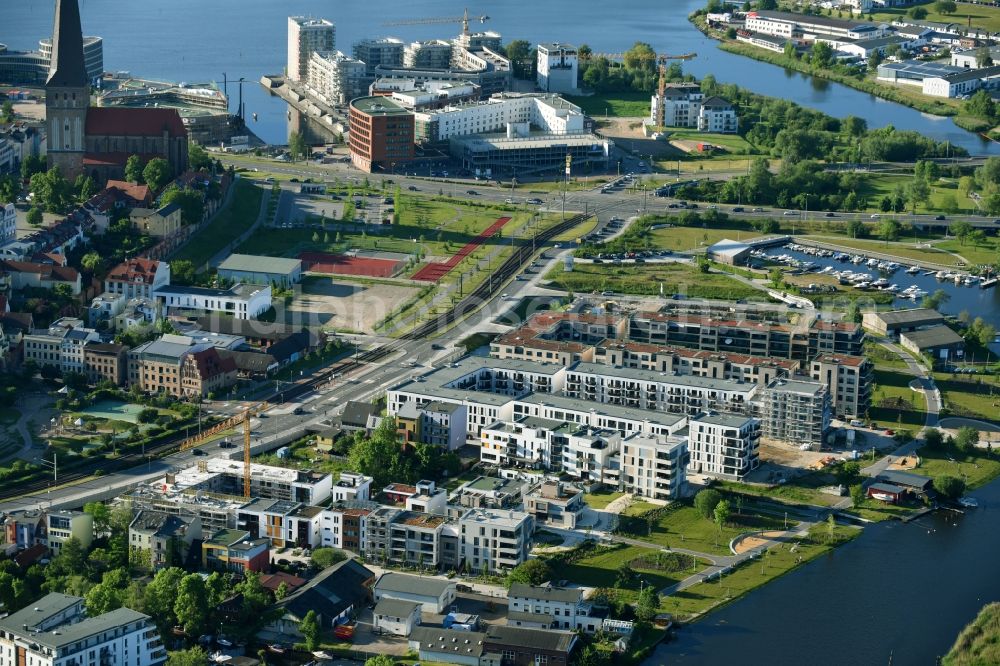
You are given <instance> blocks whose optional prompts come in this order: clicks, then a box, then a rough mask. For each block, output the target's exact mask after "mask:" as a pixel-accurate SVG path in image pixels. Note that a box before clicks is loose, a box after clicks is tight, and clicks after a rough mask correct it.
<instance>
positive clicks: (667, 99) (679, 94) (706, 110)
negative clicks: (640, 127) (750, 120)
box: [650, 83, 739, 134]
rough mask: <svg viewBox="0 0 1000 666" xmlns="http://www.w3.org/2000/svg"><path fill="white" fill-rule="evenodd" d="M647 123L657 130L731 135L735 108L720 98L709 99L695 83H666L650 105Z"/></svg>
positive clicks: (736, 120)
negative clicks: (673, 128)
mask: <svg viewBox="0 0 1000 666" xmlns="http://www.w3.org/2000/svg"><path fill="white" fill-rule="evenodd" d="M650 122H651V123H652V124H653V125H654V126H657V127H693V128H696V129H697V130H698V131H699V132H716V133H720V134H734V133H736V131H737V130H738V129H739V123H738V119H737V117H736V108H735V107H734V106H733V105H732V104H731V103H730V102H729V101H727V100H725V99H723V98H722V97H717V96H713V97H709V98H708V99H705V95H704V94H703V93H702V92H701V86H699V85H698V84H697V83H670V84H667V86H666V88H665V89H664V92H663V96H662V97H661V96H660V95H659V94H658V93H657V94H655V95H653V97H652V98H651V101H650Z"/></svg>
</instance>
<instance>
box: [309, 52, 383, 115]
mask: <svg viewBox="0 0 1000 666" xmlns="http://www.w3.org/2000/svg"><path fill="white" fill-rule="evenodd" d="M308 67H309V69H308V77H307V81H308V84H309V87H310V88H312V89H313V90H314V91H315V92H316V94H317V95H319V96H320V97H322V98H323V99H324V100H326V102H327V103H328V104H332V105H342V104H346V103H347V102H349V101H350V100H352V99H354V98H356V97H364V96H365V95H366V94H367V93H368V85H369V83H370V81H371V78H370V77H369V75H368V73H367V71H366V69H365V63H363V62H362V61H360V60H358V59H357V58H352V57H350V56H347V55H344V54H343V53H341V52H340V51H317V52H315V53H313V54H312V55H310V56H309V63H308Z"/></svg>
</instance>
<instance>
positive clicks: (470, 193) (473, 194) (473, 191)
mask: <svg viewBox="0 0 1000 666" xmlns="http://www.w3.org/2000/svg"><path fill="white" fill-rule="evenodd" d="M465 193H466V194H469V195H472V196H477V195H478V194H479V192H476V191H475V190H466V191H465Z"/></svg>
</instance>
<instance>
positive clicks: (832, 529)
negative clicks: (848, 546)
mask: <svg viewBox="0 0 1000 666" xmlns="http://www.w3.org/2000/svg"><path fill="white" fill-rule="evenodd" d="M836 534H837V519H836V518H834V517H833V514H832V513H831V514H830V515H828V516H827V517H826V537H827V539H828V540H830V541H833V539H834V537H835V536H836Z"/></svg>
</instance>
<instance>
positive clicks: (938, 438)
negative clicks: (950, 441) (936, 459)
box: [924, 428, 944, 449]
mask: <svg viewBox="0 0 1000 666" xmlns="http://www.w3.org/2000/svg"><path fill="white" fill-rule="evenodd" d="M924 444H925V445H926V446H928V447H930V448H932V449H940V448H941V446H942V445H943V444H944V435H943V434H941V431H940V430H938V429H937V428H927V429H926V430H924Z"/></svg>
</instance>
